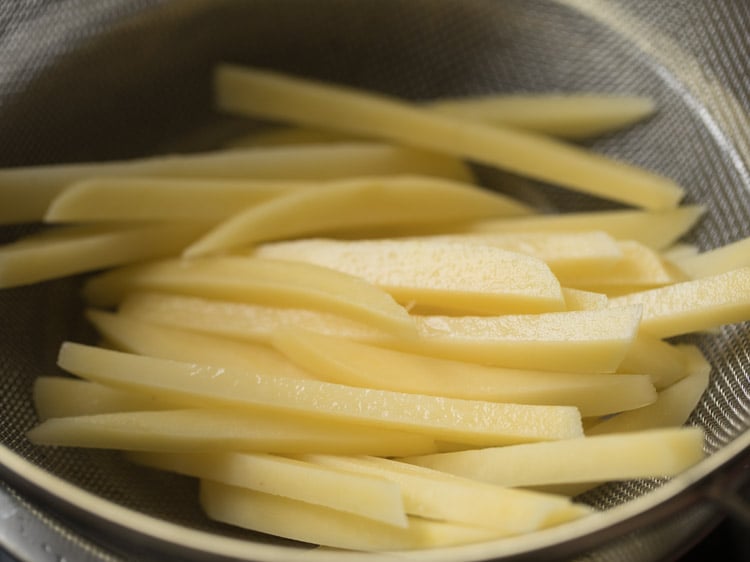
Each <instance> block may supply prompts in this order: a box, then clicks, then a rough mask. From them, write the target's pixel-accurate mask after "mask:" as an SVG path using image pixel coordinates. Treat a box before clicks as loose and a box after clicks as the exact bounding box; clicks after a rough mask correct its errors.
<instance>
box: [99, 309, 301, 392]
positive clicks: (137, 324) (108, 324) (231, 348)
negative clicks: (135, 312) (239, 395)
mask: <svg viewBox="0 0 750 562" xmlns="http://www.w3.org/2000/svg"><path fill="white" fill-rule="evenodd" d="M86 318H87V319H88V320H89V322H91V323H92V324H93V325H94V327H95V328H96V329H97V331H98V332H99V334H101V335H102V336H103V337H105V338H106V339H107V341H109V342H113V343H115V344H116V346H117V348H118V349H119V350H121V351H127V352H129V353H138V354H140V355H149V356H151V357H160V358H162V359H174V360H175V361H192V362H195V363H204V364H207V365H217V366H222V367H231V368H233V369H257V370H258V371H260V372H261V373H266V374H269V375H276V376H280V377H292V378H299V379H309V378H314V377H313V376H312V375H311V374H310V373H309V372H307V371H306V370H305V369H303V368H300V367H297V365H295V364H294V363H292V362H291V361H289V360H288V359H286V358H285V357H284V356H283V355H281V354H280V353H279V352H277V351H275V350H274V349H272V348H270V347H268V346H265V345H260V344H256V343H251V342H239V341H235V340H230V339H227V338H221V337H216V336H209V335H205V334H198V333H194V332H188V331H186V330H180V329H175V328H168V327H165V326H159V325H157V324H151V323H148V322H143V321H141V320H136V319H134V318H129V317H127V316H125V315H121V314H112V313H109V312H105V311H103V310H94V309H89V310H87V311H86Z"/></svg>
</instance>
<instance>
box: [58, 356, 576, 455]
mask: <svg viewBox="0 0 750 562" xmlns="http://www.w3.org/2000/svg"><path fill="white" fill-rule="evenodd" d="M58 363H59V365H60V367H61V368H63V369H64V370H66V371H68V372H70V373H73V374H76V375H78V376H81V377H83V378H86V379H88V380H93V381H96V382H101V383H106V384H110V385H112V386H115V387H117V388H124V389H126V390H127V389H131V390H145V391H147V392H152V393H154V394H156V395H158V396H163V397H166V398H170V397H173V398H175V399H177V400H180V401H184V402H186V403H189V404H192V405H194V406H196V407H214V408H227V409H231V410H236V411H239V412H256V411H259V410H260V411H264V412H269V411H270V412H273V413H275V415H276V416H280V417H283V416H285V415H287V414H294V413H296V414H298V415H303V414H304V415H306V416H310V417H312V418H318V419H320V420H321V421H325V420H327V421H328V422H331V423H332V422H338V423H340V424H342V425H347V424H351V425H355V426H367V427H374V428H388V429H394V430H400V431H410V432H414V433H420V434H424V435H429V436H431V437H433V438H439V439H444V440H447V441H455V442H459V443H470V444H477V445H488V444H495V445H499V444H505V443H518V442H525V441H537V440H545V439H565V438H568V437H574V436H577V435H581V434H582V428H581V418H580V414H579V412H578V410H577V409H575V408H573V407H570V406H529V405H522V404H503V403H496V402H483V401H478V400H459V399H455V398H443V397H434V396H425V395H416V394H405V393H399V392H390V391H385V390H373V389H362V388H355V387H351V386H345V385H339V384H333V383H327V382H320V381H313V380H306V379H294V378H289V377H275V376H271V375H265V374H263V373H260V372H257V371H255V372H253V371H245V370H239V369H229V368H223V367H215V366H209V365H200V364H195V363H183V362H179V361H169V360H165V359H157V358H153V357H145V356H140V355H133V354H129V353H123V352H117V351H111V350H107V349H102V348H96V347H91V346H86V345H82V344H76V343H71V342H67V343H65V344H63V346H62V348H61V350H60V355H59V360H58Z"/></svg>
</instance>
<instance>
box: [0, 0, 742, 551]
mask: <svg viewBox="0 0 750 562" xmlns="http://www.w3.org/2000/svg"><path fill="white" fill-rule="evenodd" d="M579 8H580V10H579ZM748 22H750V8H748V6H747V5H746V4H744V3H742V2H726V3H719V4H717V3H713V2H710V1H706V2H692V1H691V2H687V1H685V2H680V1H674V0H673V1H667V2H659V3H656V2H650V1H648V0H638V1H628V2H622V3H620V4H618V3H616V2H612V3H598V2H577V1H575V0H570V1H565V0H561V1H559V2H542V1H527V0H504V1H502V2H492V1H474V2H465V1H463V0H441V1H431V0H412V1H409V2H407V1H398V0H378V1H375V0H361V1H360V2H351V1H347V0H330V1H320V2H308V1H302V0H300V1H294V0H288V1H285V2H274V1H272V0H266V1H263V0H243V1H231V0H216V1H209V0H205V1H201V0H184V1H181V2H167V1H154V0H137V1H125V0H106V1H103V2H97V3H92V2H85V1H83V0H58V1H57V2H51V1H36V2H23V3H19V2H4V3H2V4H0V129H1V130H2V134H1V135H0V165H3V166H16V165H28V164H35V163H51V162H72V161H86V160H103V159H110V158H126V157H132V156H138V155H146V154H154V153H159V152H167V151H190V150H200V149H207V148H213V147H216V146H218V145H220V143H221V142H222V141H223V140H224V139H226V138H228V137H230V136H231V135H232V134H234V133H236V132H237V131H238V130H242V129H243V128H244V127H247V126H248V123H245V122H242V121H241V120H238V119H232V118H228V117H226V116H220V115H216V114H215V113H213V112H212V110H211V103H210V91H209V75H210V70H211V67H212V65H213V64H214V63H215V62H217V61H233V62H239V63H249V64H255V65H260V66H265V67H271V68H275V69H279V70H283V71H289V72H293V73H297V74H300V75H303V76H311V77H316V78H320V79H325V80H331V81H334V82H341V83H346V84H351V85H354V86H360V87H364V88H369V89H373V90H376V91H382V92H386V93H389V94H394V95H398V96H403V97H406V98H410V99H429V98H433V97H437V96H458V95H462V94H481V93H489V92H498V91H500V92H522V91H529V92H533V91H563V92H565V91H581V90H595V91H602V92H613V93H634V94H643V95H648V96H651V97H652V98H654V99H655V100H656V102H657V104H658V106H659V107H660V111H659V113H658V115H657V116H655V117H654V118H653V119H652V120H651V121H650V122H649V123H646V124H643V125H638V126H636V127H633V128H632V129H630V130H628V131H625V132H622V133H618V134H617V135H616V136H613V137H602V138H599V139H596V140H595V141H590V142H588V143H587V144H588V145H589V146H590V147H591V148H592V149H594V150H596V151H599V152H601V153H604V154H608V155H611V156H614V157H618V158H622V159H625V160H627V161H630V162H634V163H636V164H639V165H643V166H645V167H647V168H650V169H653V170H656V171H659V172H662V173H664V174H666V175H668V176H671V177H673V178H674V179H676V180H677V181H678V182H679V183H681V184H682V185H684V186H685V187H686V188H687V189H688V191H689V195H688V198H687V200H688V201H689V202H701V203H704V204H706V205H707V206H708V211H709V212H708V215H707V218H706V220H704V221H703V222H702V223H701V225H700V227H699V228H697V229H696V231H695V232H694V233H692V234H691V237H690V240H689V241H691V242H694V243H696V244H698V245H699V246H701V247H702V248H710V247H713V246H716V245H719V244H723V243H727V242H730V241H733V240H736V239H738V238H740V237H743V236H748V235H750V224H749V221H748V217H750V197H748V193H747V185H748V182H747V178H748V173H747V170H746V169H745V165H746V162H747V161H748V159H747V156H748V150H749V149H750V143H748V138H747V135H748V133H747V131H748V130H750V129H748V127H747V115H746V110H747V109H748V103H750V102H749V97H748V88H747V84H746V83H745V76H746V74H747V64H746V60H747V58H748V57H747V55H748V50H749V49H750V38H749V36H748V35H747V34H746V33H745V29H746V27H747V25H748ZM479 172H480V177H481V178H482V179H483V180H484V182H485V183H486V184H487V185H488V186H490V187H493V188H497V189H501V190H502V189H508V190H509V191H512V192H514V193H516V194H518V193H521V194H522V196H523V197H524V198H526V199H527V200H529V201H532V202H533V203H534V204H536V205H540V206H542V207H545V208H550V209H556V210H562V211H564V210H568V209H582V208H603V207H604V206H606V205H608V204H606V203H604V202H602V201H599V200H596V199H594V198H591V197H585V196H580V195H571V194H570V193H568V192H564V191H562V190H557V189H549V188H547V187H544V186H540V185H538V184H535V183H534V182H530V181H525V180H522V181H520V182H519V179H518V178H513V177H510V176H508V175H505V174H502V173H498V172H496V171H493V170H486V169H480V170H479ZM519 185H521V186H522V188H521V189H520V190H519ZM29 228H32V227H30V226H28V225H26V226H23V227H13V228H5V229H3V230H0V239H2V240H3V241H7V240H12V239H13V238H15V237H17V236H19V235H20V234H22V233H24V232H26V231H27V230H28V229H29ZM79 287H80V279H72V280H65V281H60V282H53V283H45V284H40V285H37V286H33V287H26V288H21V289H15V290H10V291H4V292H0V342H1V343H0V346H1V349H2V353H1V354H0V381H1V383H0V384H2V390H1V391H0V404H1V405H2V411H3V412H4V415H3V416H2V418H1V419H0V441H2V443H3V444H4V445H6V446H7V447H9V448H11V449H12V450H14V451H16V452H17V453H19V454H20V455H22V456H24V457H26V458H27V459H30V460H32V461H33V462H34V463H36V464H38V465H39V466H42V467H44V468H47V469H49V470H51V471H52V472H54V473H56V474H58V475H60V476H62V477H63V478H65V479H67V480H69V481H71V482H73V483H75V484H76V485H78V486H81V487H82V488H85V489H87V490H90V491H92V492H94V493H96V494H99V495H101V496H103V497H105V498H107V499H110V500H112V501H114V502H116V503H119V504H121V505H125V506H128V507H132V508H134V509H137V510H140V511H142V512H144V513H147V514H151V515H155V516H158V517H161V518H165V519H168V520H171V521H175V522H178V523H180V524H184V525H186V526H190V527H194V528H198V529H204V530H209V531H214V532H217V533H225V534H230V535H231V534H236V532H235V531H233V530H231V529H229V528H228V527H225V526H221V525H216V524H213V523H211V522H209V521H207V520H206V519H205V518H204V517H203V516H202V515H201V513H200V512H199V510H198V508H197V506H196V503H195V500H194V498H195V490H194V483H193V482H192V481H191V480H190V479H186V478H178V477H175V476H171V475H166V474H161V473H156V472H153V471H149V470H145V469H139V468H136V467H133V466H130V465H126V464H123V463H122V462H120V460H119V457H118V456H117V455H116V454H114V453H107V452H97V451H85V450H63V449H54V448H36V447H33V446H31V445H30V444H29V443H28V442H27V441H26V439H25V438H24V432H25V431H26V430H28V429H29V428H31V427H32V426H33V425H34V424H35V423H36V418H35V414H34V412H33V409H32V406H31V400H30V396H31V385H32V382H33V380H34V379H35V378H36V377H37V376H38V375H42V374H48V373H51V372H54V371H55V370H56V368H55V365H54V362H55V355H56V352H57V348H58V346H59V344H60V342H61V341H63V340H64V339H75V340H78V341H91V337H92V333H91V331H90V329H89V328H88V327H87V326H86V324H85V323H84V321H83V320H82V318H81V314H80V311H81V306H80V304H81V303H80V300H79V298H78V290H79ZM699 341H700V343H701V345H702V346H703V348H704V350H705V352H706V354H707V356H708V358H709V359H710V361H711V362H712V365H713V367H714V369H713V374H712V382H711V386H710V388H709V390H708V392H707V393H706V395H705V396H704V399H703V401H702V402H701V404H700V405H699V407H698V408H697V409H696V411H695V412H694V414H693V417H692V418H691V422H692V423H696V424H700V425H702V426H703V427H705V428H706V430H707V432H708V441H707V448H708V450H709V452H713V451H716V450H718V449H720V448H721V447H722V446H724V445H726V444H727V443H728V442H730V441H731V440H733V439H734V438H735V437H737V436H738V435H739V434H740V433H742V432H744V431H745V430H746V429H747V428H748V425H749V423H750V412H749V409H750V397H749V396H748V393H749V391H750V381H748V353H749V350H750V332H749V331H748V329H747V326H746V325H738V326H731V327H727V328H725V329H723V330H722V331H721V333H720V334H719V335H718V336H716V337H711V338H710V339H708V338H707V339H701V340H699ZM656 485H658V483H654V482H635V483H627V484H617V485H609V486H605V487H602V488H600V489H598V490H596V491H595V492H593V493H590V494H588V495H587V497H586V499H587V501H589V502H591V503H592V504H594V505H596V506H598V507H601V508H606V507H610V506H613V505H617V504H620V503H622V502H625V501H628V500H630V499H632V498H634V497H637V496H639V495H641V494H643V493H645V492H647V491H648V490H650V489H651V488H653V487H654V486H656ZM164 489H170V490H171V491H172V492H173V493H170V494H168V495H165V494H162V493H155V492H157V491H161V490H164ZM708 519H709V515H708V514H706V513H704V512H703V511H701V512H698V513H692V512H691V513H687V512H686V513H685V515H684V517H682V518H680V517H677V518H674V519H673V520H672V521H671V522H670V523H669V524H668V525H665V526H663V527H659V528H658V529H654V528H651V529H649V530H648V531H641V534H640V535H638V540H634V539H633V538H632V537H627V538H626V539H624V540H622V541H619V542H617V543H613V544H611V545H610V546H609V547H608V548H602V547H601V546H599V547H597V549H596V550H593V551H590V552H588V553H584V552H581V553H580V556H581V557H582V559H586V560H588V559H602V560H605V559H607V560H608V559H612V560H617V559H633V556H634V551H635V552H637V554H638V556H637V558H638V559H643V560H646V559H649V558H650V559H657V558H658V557H660V556H663V555H665V554H666V552H668V547H669V548H671V547H672V546H674V545H675V544H677V542H678V541H685V540H687V537H688V536H692V535H695V534H696V530H697V529H700V528H702V527H705V525H706V522H707V521H708ZM245 536H247V535H245ZM254 538H255V539H257V540H260V541H272V540H274V539H271V538H268V537H263V536H260V535H257V536H254ZM655 545H661V546H658V547H657V546H655ZM664 545H667V546H664ZM582 548H584V547H583V545H582ZM659 553H661V554H659Z"/></svg>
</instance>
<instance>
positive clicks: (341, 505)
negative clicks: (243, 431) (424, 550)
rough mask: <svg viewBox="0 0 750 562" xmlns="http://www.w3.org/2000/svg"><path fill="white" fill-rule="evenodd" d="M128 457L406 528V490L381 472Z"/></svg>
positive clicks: (282, 461) (262, 457) (237, 458)
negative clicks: (377, 473) (404, 499)
mask: <svg viewBox="0 0 750 562" xmlns="http://www.w3.org/2000/svg"><path fill="white" fill-rule="evenodd" d="M128 459H129V460H131V461H133V462H135V463H137V464H141V465H145V466H149V467H152V468H158V469H160V470H168V471H170V472H177V473H179V474H185V475H187V476H194V477H197V478H203V479H208V480H213V481H215V482H222V483H224V484H229V485H232V486H238V487H240V488H247V489H250V490H256V491H258V492H263V493H266V494H274V495H276V496H283V497H286V498H292V499H295V500H300V501H304V502H307V503H311V504H315V505H321V506H324V507H329V508H331V509H336V510H339V511H344V512H347V513H352V514H354V515H358V516H360V517H364V518H367V519H371V520H373V521H381V522H383V523H386V524H388V525H394V526H396V527H406V525H407V519H406V513H405V511H404V502H403V499H402V498H401V488H400V486H399V485H398V484H397V483H396V482H393V481H389V480H387V479H385V478H383V477H382V476H377V475H368V474H355V473H354V472H353V471H349V470H342V469H339V468H336V467H330V466H324V465H322V464H320V463H312V462H305V461H302V460H297V459H290V458H285V457H279V456H276V455H268V454H262V453H233V452H227V453H220V454H218V455H217V454H206V453H148V452H134V453H129V454H128Z"/></svg>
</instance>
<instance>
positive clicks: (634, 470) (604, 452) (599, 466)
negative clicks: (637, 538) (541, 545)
mask: <svg viewBox="0 0 750 562" xmlns="http://www.w3.org/2000/svg"><path fill="white" fill-rule="evenodd" d="M703 457H704V453H703V431H702V430H701V429H700V428H670V429H655V430H651V431H637V432H632V433H618V434H614V435H598V436H593V437H584V438H581V439H567V440H564V441H558V442H550V443H534V444H524V445H514V446H508V447H492V448H487V449H479V450H470V451H460V452H456V453H437V454H434V455H425V456H420V457H408V458H406V459H404V461H406V462H411V463H414V464H418V465H420V466H426V467H429V468H433V469H435V470H442V471H445V472H449V473H451V474H457V475H459V476H464V477H467V478H474V479H476V480H480V481H482V482H491V483H493V484H499V485H503V486H540V485H547V484H566V483H576V482H606V481H609V480H628V479H632V478H650V477H663V476H673V475H675V474H678V473H680V472H682V471H683V470H685V469H687V468H689V467H691V466H692V465H694V464H695V463H697V462H698V461H700V460H701V459H702V458H703Z"/></svg>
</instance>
